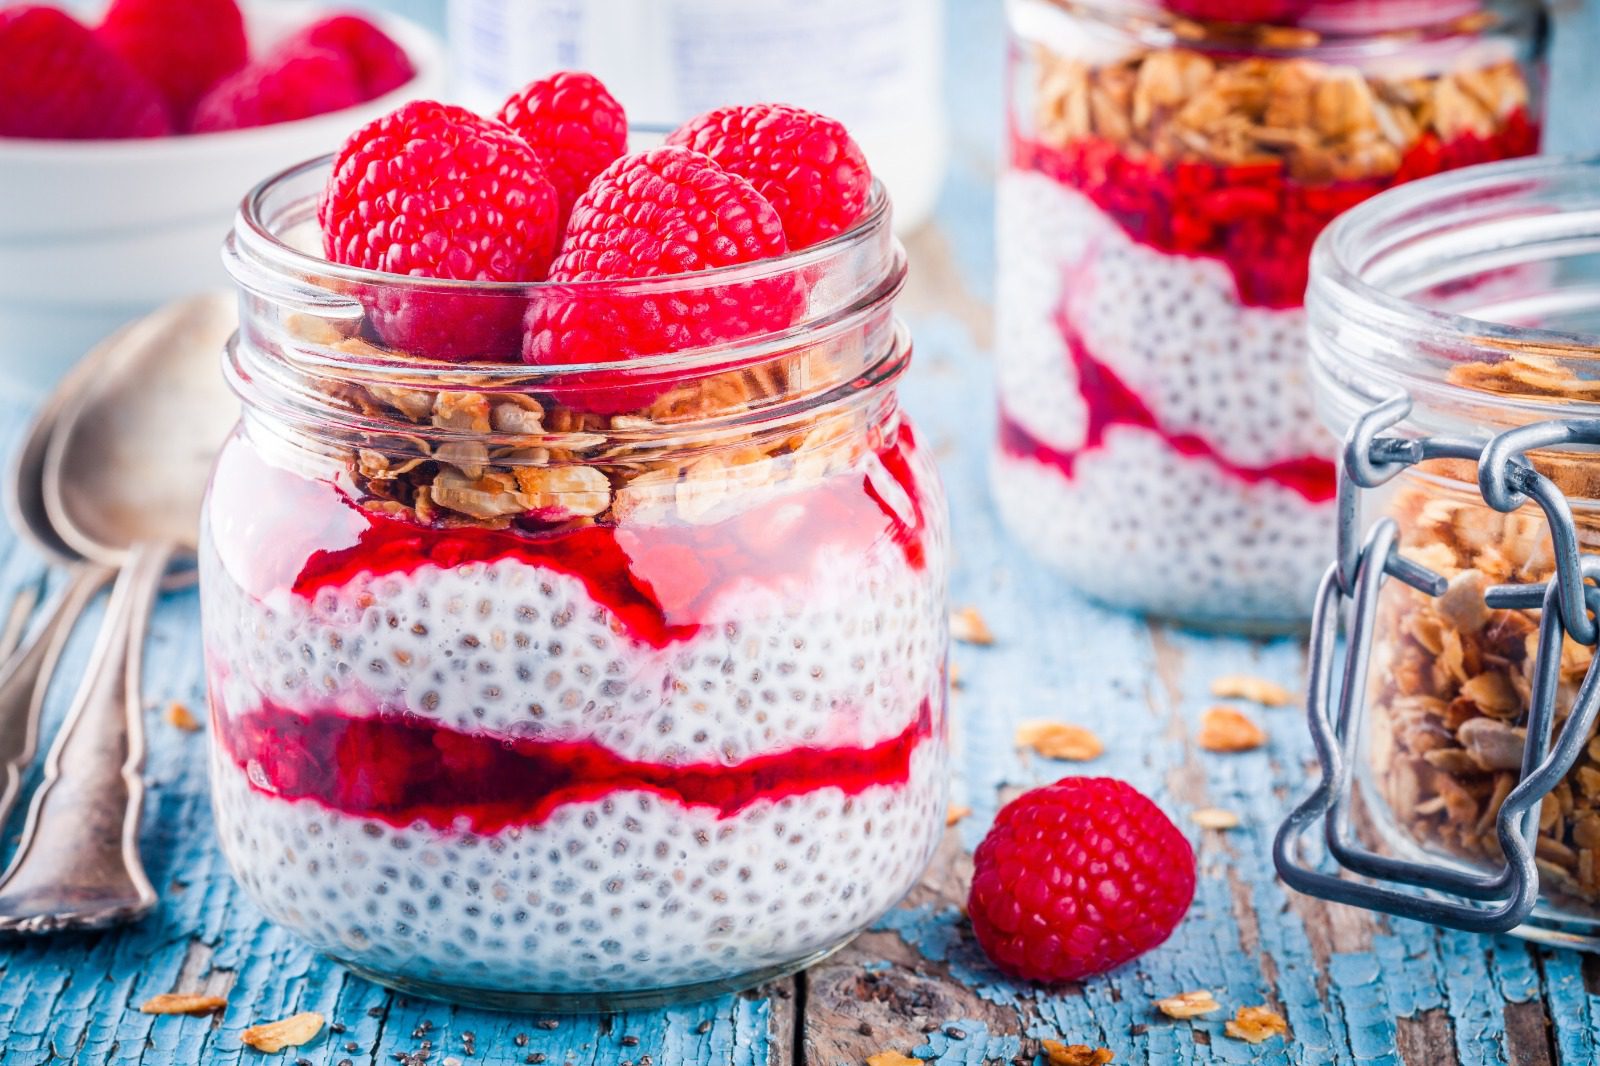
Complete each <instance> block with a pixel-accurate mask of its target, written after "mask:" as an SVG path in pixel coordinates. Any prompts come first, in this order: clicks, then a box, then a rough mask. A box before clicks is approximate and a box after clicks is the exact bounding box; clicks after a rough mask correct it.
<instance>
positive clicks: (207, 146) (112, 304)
mask: <svg viewBox="0 0 1600 1066" xmlns="http://www.w3.org/2000/svg"><path fill="white" fill-rule="evenodd" d="M327 10H328V5H327V4H320V5H319V4H315V3H299V2H284V0H274V2H272V3H263V4H261V5H258V6H255V7H247V8H246V18H247V20H248V22H249V30H250V41H251V51H252V54H253V55H259V54H261V53H262V51H264V49H266V48H270V47H271V46H272V43H273V41H274V40H275V39H276V38H278V37H281V36H283V35H285V34H287V33H288V32H290V31H292V30H293V29H296V28H298V27H300V26H303V25H305V24H307V23H308V22H311V21H313V20H314V19H316V18H317V17H319V16H320V15H322V14H325V13H327ZM368 17H370V18H372V19H373V20H374V21H375V22H376V23H377V24H378V25H379V26H381V27H382V28H383V30H384V32H386V33H388V34H389V35H390V36H391V37H393V38H394V39H395V41H397V42H398V43H399V44H400V46H401V47H403V48H404V49H405V50H406V51H407V53H409V54H410V56H411V61H412V63H413V64H414V65H415V66H416V68H417V76H416V77H415V78H413V79H412V80H411V81H410V82H409V83H408V84H406V85H404V86H401V87H400V88H399V89H396V90H395V91H394V92H392V93H389V94H388V95H386V96H381V97H379V98H377V99H376V100H370V101H368V102H366V103H364V104H360V105H358V106H356V107H351V108H346V109H345V110H343V111H334V112H330V113H329V114H326V115H318V116H316V117H314V118H308V119H302V120H300V121H298V122H285V123H280V124H278V125H275V126H261V127H258V128H255V129H247V130H235V131H230V132H226V133H207V134H199V135H195V136H181V137H163V138H158V139H150V140H126V141H28V140H18V139H8V138H0V395H9V396H17V397H23V398H29V397H37V396H38V395H41V394H42V393H43V392H44V391H46V390H47V389H48V388H49V387H50V386H51V385H52V384H54V383H55V381H56V380H57V379H59V378H60V377H61V375H62V374H64V373H65V372H66V370H67V368H68V367H70V366H71V365H72V363H73V362H74V361H76V359H77V358H78V357H79V356H80V355H82V354H83V353H84V352H86V351H88V349H89V348H90V347H91V346H92V345H93V344H94V343H95V342H96V341H99V340H100V339H101V338H103V337H105V336H106V335H107V334H109V333H110V332H111V331H112V330H114V329H115V328H116V327H117V326H119V325H121V324H122V323H124V322H126V321H128V320H129V319H131V318H134V317H136V316H138V315H140V314H143V313H144V312H146V311H149V310H150V309H152V308H154V307H156V306H157V305H159V304H161V303H164V302H166V301H167V300H171V299H173V298H175V297H178V296H182V295H185V294H188V293H193V292H198V291H203V290H206V289H220V288H226V287H227V284H228V282H227V276H226V275H225V274H224V273H223V270H222V259H221V248H222V240H223V238H224V237H225V236H226V235H227V233H228V228H229V226H230V225H231V224H232V222H233V214H234V211H235V209H236V208H237V207H238V205H239V201H240V200H241V198H243V196H244V194H245V193H246V192H248V191H249V190H250V189H251V187H253V186H254V185H255V184H256V183H257V182H259V181H261V180H262V179H263V178H266V177H268V176H270V175H272V174H274V173H276V172H278V171H280V170H282V169H284V168H285V167H287V166H291V165H293V164H294V163H298V162H300V161H301V160H304V159H310V158H312V157H313V156H318V155H322V154H324V153H327V152H331V151H333V150H334V149H336V148H337V147H338V146H339V144H340V143H341V142H342V141H343V140H344V138H345V137H346V136H348V135H349V134H350V133H351V132H353V131H354V130H355V129H356V128H357V127H359V126H361V125H362V124H363V123H366V122H368V121H370V120H372V119H374V118H377V117H378V116H379V115H382V114H383V113H384V112H386V111H390V110H392V109H393V108H395V107H396V106H398V105H399V104H400V103H402V102H404V101H406V100H410V99H416V98H418V97H433V98H438V97H440V96H441V94H442V93H443V92H444V91H445V71H444V48H443V45H442V44H441V42H440V41H439V40H438V38H436V37H435V36H434V35H433V34H431V33H429V32H428V31H426V30H424V29H423V28H421V27H420V26H417V25H416V24H414V23H412V22H408V21H406V20H404V19H399V18H395V17H393V16H383V15H377V14H370V13H369V14H368Z"/></svg>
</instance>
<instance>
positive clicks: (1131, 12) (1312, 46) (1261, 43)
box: [1006, 0, 1543, 63]
mask: <svg viewBox="0 0 1600 1066" xmlns="http://www.w3.org/2000/svg"><path fill="white" fill-rule="evenodd" d="M1326 6H1328V7H1329V8H1330V11H1329V12H1328V14H1332V11H1331V9H1332V8H1335V7H1337V6H1338V4H1337V3H1329V4H1327V5H1326ZM1351 6H1362V5H1357V4H1352V5H1351ZM1006 9H1007V12H1008V17H1009V19H1010V21H1011V25H1012V27H1013V28H1014V29H1024V28H1025V27H1031V28H1032V29H1034V30H1036V31H1039V32H1040V33H1041V34H1043V35H1047V34H1046V33H1045V30H1044V23H1042V22H1041V21H1040V18H1042V17H1048V16H1046V15H1044V12H1047V11H1048V12H1051V13H1053V14H1054V15H1059V16H1064V17H1074V16H1076V17H1087V18H1090V19H1093V20H1095V21H1097V22H1100V23H1103V24H1106V25H1117V26H1120V27H1121V28H1123V29H1124V30H1125V31H1128V32H1131V33H1132V34H1133V35H1135V36H1137V37H1138V38H1140V40H1141V41H1142V43H1144V44H1145V45H1147V46H1149V47H1162V48H1188V49H1194V50H1196V51H1200V52H1225V53H1226V52H1241V51H1247V52H1248V53H1249V55H1251V56H1253V57H1265V58H1273V59H1293V58H1305V59H1320V60H1326V61H1330V62H1348V63H1360V62H1362V61H1363V60H1367V59H1381V58H1382V57H1384V56H1386V55H1388V54H1390V53H1391V52H1397V51H1404V50H1405V49H1409V48H1415V47H1418V46H1419V45H1422V46H1425V45H1429V44H1443V43H1446V42H1450V41H1455V40H1460V39H1475V38H1480V37H1483V36H1484V35H1488V34H1500V33H1516V32H1518V31H1519V29H1527V30H1530V31H1531V30H1532V29H1534V28H1535V27H1537V26H1540V25H1542V24H1543V23H1542V21H1541V20H1542V19H1543V8H1542V6H1541V5H1540V4H1539V3H1537V2H1535V0H1504V2H1503V3H1499V4H1492V5H1488V4H1485V3H1483V2H1481V0H1478V2H1470V0H1469V2H1457V3H1455V4H1453V5H1452V4H1445V3H1434V2H1432V0H1421V2H1418V3H1415V4H1413V5H1412V10H1414V11H1415V12H1416V13H1417V14H1416V16H1415V17H1412V18H1404V19H1395V20H1390V21H1383V20H1380V19H1376V18H1368V19H1363V18H1359V17H1355V18H1352V17H1348V16H1346V17H1344V18H1343V19H1341V18H1338V17H1334V18H1328V19H1323V20H1321V21H1319V20H1316V19H1311V20H1307V21H1305V22H1302V23H1299V24H1287V23H1256V22H1239V23H1230V22H1216V21H1212V22H1197V21H1195V20H1193V19H1189V18H1185V17H1183V16H1181V15H1178V14H1176V13H1174V12H1171V11H1169V10H1166V9H1165V7H1164V6H1163V4H1162V3H1160V2H1159V0H1006ZM1024 36H1027V34H1026V33H1024Z"/></svg>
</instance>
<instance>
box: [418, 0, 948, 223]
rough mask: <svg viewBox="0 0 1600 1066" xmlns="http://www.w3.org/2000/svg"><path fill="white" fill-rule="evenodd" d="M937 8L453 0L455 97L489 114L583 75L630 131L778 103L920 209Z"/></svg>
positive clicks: (940, 134) (934, 124) (931, 141)
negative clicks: (618, 104)
mask: <svg viewBox="0 0 1600 1066" xmlns="http://www.w3.org/2000/svg"><path fill="white" fill-rule="evenodd" d="M941 7H942V5H940V4H938V3H935V2H933V0H806V2H803V3H798V2H795V0H450V4H449V38H450V52H451V59H452V75H453V77H454V80H455V88H456V93H457V96H458V97H459V98H460V99H461V101H462V102H463V103H465V104H466V105H468V106H470V107H473V108H476V109H478V110H480V111H485V112H489V113H493V111H494V110H495V109H496V108H498V107H499V106H500V103H501V101H503V100H504V99H505V98H506V96H507V95H509V94H510V93H511V92H512V91H513V90H514V89H517V88H519V87H521V86H522V85H524V84H526V83H527V82H529V81H532V80H533V79H535V78H538V77H541V76H543V75H545V74H548V73H550V72H551V71H554V70H561V69H578V70H587V71H589V72H590V73H592V74H594V75H595V76H596V77H598V78H600V79H601V80H602V81H604V82H605V83H606V86H607V87H608V88H609V89H610V90H611V92H612V93H613V94H614V95H615V96H616V97H617V99H618V100H620V101H622V105H623V107H625V108H626V109H627V112H628V119H629V121H630V122H631V123H632V124H633V125H649V126H662V127H665V128H671V127H673V126H676V125H678V124H679V123H681V122H683V121H684V120H685V119H688V118H691V117H693V116H695V115H698V114H700V113H701V112H703V111H709V110H711V109H712V108H714V107H721V106H723V105H725V104H735V103H755V102H762V101H772V102H778V103H788V104H796V105H799V106H801V107H808V108H811V109H812V110H814V111H820V112H822V113H823V114H826V115H831V116H832V117H834V118H837V119H839V120H840V121H841V122H843V123H844V124H845V125H846V126H848V127H849V128H850V132H851V133H852V134H853V135H854V136H855V138H856V140H857V142H858V143H860V145H861V148H862V150H863V151H864V152H865V153H866V156H867V162H868V163H869V164H870V165H871V166H872V169H873V172H874V173H876V174H877V175H878V176H879V177H880V178H882V179H883V181H884V183H885V184H886V185H887V186H888V187H889V192H890V195H891V196H892V197H893V199H894V216H895V229H897V230H899V231H900V232H906V231H908V230H910V229H912V228H914V227H915V226H917V225H918V224H919V223H920V222H922V221H923V220H924V219H926V218H927V217H928V215H929V214H930V213H931V212H932V210H933V205H934V200H935V199H936V198H937V196H938V193H939V183H940V179H941V178H942V176H943V174H944V164H945V154H946V151H947V144H946V137H947V133H946V130H945V125H944V115H943V112H944V109H943V106H942V101H941V98H940V94H941V91H942V87H941V84H940V81H941V73H940V68H941V64H942V53H941V49H942V44H943V41H942V38H943V16H942V11H941Z"/></svg>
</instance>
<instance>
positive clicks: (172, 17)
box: [97, 0, 249, 125]
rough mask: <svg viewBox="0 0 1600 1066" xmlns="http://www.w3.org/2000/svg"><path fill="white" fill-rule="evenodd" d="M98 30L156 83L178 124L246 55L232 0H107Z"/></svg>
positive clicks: (241, 24)
mask: <svg viewBox="0 0 1600 1066" xmlns="http://www.w3.org/2000/svg"><path fill="white" fill-rule="evenodd" d="M97 32H98V34H99V36H100V39H101V40H102V41H104V42H105V43H106V44H107V45H108V46H110V48H111V49H112V51H114V52H116V53H117V54H118V55H120V56H122V58H123V59H125V60H127V61H128V63H130V64H131V65H132V66H133V68H134V69H135V70H137V71H138V72H139V73H140V74H142V75H144V77H145V78H146V79H147V80H148V81H150V83H151V84H153V85H154V86H155V87H156V89H157V90H158V91H159V92H160V93H161V95H162V97H163V98H164V99H165V100H166V102H167V106H168V107H169V108H170V109H171V113H172V116H173V118H174V119H175V120H176V121H177V122H178V124H179V125H184V124H186V123H187V121H188V117H189V115H190V114H191V113H192V112H193V110H194V107H195V105H196V104H197V103H199V101H200V98H201V97H202V96H204V95H205V92H206V90H207V89H209V88H211V86H213V85H215V84H216V83H217V82H219V81H221V80H222V79H223V78H225V77H227V76H228V75H229V74H232V73H233V72H234V71H236V70H238V69H239V68H240V67H242V66H244V65H245V61H246V60H247V59H248V58H249V45H248V44H247V42H246V39H245V30H244V17H243V16H242V15H241V14H240V13H239V5H238V4H236V3H235V2H234V0H183V2H182V3H173V2H172V0H112V2H111V6H110V7H109V8H107V9H106V13H105V18H103V19H102V20H101V22H100V28H99V30H98V31H97Z"/></svg>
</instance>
